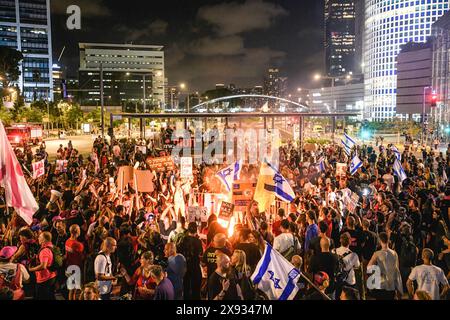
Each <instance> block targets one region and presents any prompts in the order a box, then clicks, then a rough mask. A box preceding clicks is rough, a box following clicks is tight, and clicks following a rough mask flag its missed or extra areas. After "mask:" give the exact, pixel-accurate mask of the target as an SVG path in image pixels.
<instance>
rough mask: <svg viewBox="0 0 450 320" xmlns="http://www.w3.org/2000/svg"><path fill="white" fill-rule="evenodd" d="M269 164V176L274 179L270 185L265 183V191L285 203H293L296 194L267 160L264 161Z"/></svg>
mask: <svg viewBox="0 0 450 320" xmlns="http://www.w3.org/2000/svg"><path fill="white" fill-rule="evenodd" d="M264 162H265V163H266V164H267V170H268V175H269V176H272V177H273V178H272V179H270V180H271V181H270V180H269V181H270V183H264V190H266V191H268V192H270V193H273V194H274V195H275V196H276V197H277V198H278V199H280V200H282V201H284V202H292V201H294V198H295V193H294V191H293V190H292V188H291V185H290V184H289V182H288V181H287V180H286V179H285V178H284V177H283V176H282V175H281V173H280V172H278V170H277V169H275V167H274V166H272V165H271V164H270V163H269V162H267V160H264Z"/></svg>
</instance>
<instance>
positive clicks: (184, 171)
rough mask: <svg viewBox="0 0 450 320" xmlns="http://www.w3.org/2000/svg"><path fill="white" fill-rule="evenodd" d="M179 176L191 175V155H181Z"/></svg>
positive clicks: (186, 176) (187, 176)
mask: <svg viewBox="0 0 450 320" xmlns="http://www.w3.org/2000/svg"><path fill="white" fill-rule="evenodd" d="M180 177H181V178H190V177H192V157H181V162H180Z"/></svg>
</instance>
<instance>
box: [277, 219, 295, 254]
mask: <svg viewBox="0 0 450 320" xmlns="http://www.w3.org/2000/svg"><path fill="white" fill-rule="evenodd" d="M280 230H281V234H280V235H278V236H277V237H275V239H274V241H273V248H274V249H275V250H277V251H278V252H279V253H281V254H283V253H285V252H287V251H288V249H289V248H291V247H294V251H296V252H298V251H300V248H301V245H300V241H298V239H295V236H294V235H293V234H292V233H291V232H290V231H289V221H288V220H287V219H284V220H282V221H281V226H280Z"/></svg>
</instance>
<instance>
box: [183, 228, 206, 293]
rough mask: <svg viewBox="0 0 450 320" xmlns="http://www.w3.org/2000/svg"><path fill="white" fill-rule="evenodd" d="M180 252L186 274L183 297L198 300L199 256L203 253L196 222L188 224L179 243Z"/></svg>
mask: <svg viewBox="0 0 450 320" xmlns="http://www.w3.org/2000/svg"><path fill="white" fill-rule="evenodd" d="M180 253H181V254H182V255H183V256H184V257H185V258H186V266H187V269H186V274H185V275H184V281H183V284H184V298H185V299H186V300H200V289H201V284H202V271H201V269H200V257H201V256H202V253H203V247H202V242H201V241H200V239H199V238H198V236H197V224H196V223H195V222H191V223H189V225H188V230H187V235H186V236H185V237H184V239H183V240H182V242H181V244H180Z"/></svg>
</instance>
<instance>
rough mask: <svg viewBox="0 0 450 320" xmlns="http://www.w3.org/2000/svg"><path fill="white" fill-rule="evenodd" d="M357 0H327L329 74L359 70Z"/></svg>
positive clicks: (326, 24) (326, 61)
mask: <svg viewBox="0 0 450 320" xmlns="http://www.w3.org/2000/svg"><path fill="white" fill-rule="evenodd" d="M355 2H356V1H355V0H325V39H324V40H325V65H326V73H327V75H329V76H333V77H337V76H342V75H344V74H346V73H349V72H353V73H356V72H359V69H357V68H356V66H355V65H356V59H355V53H356V31H357V28H356V19H355V16H356V14H355V13H356V6H355Z"/></svg>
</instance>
